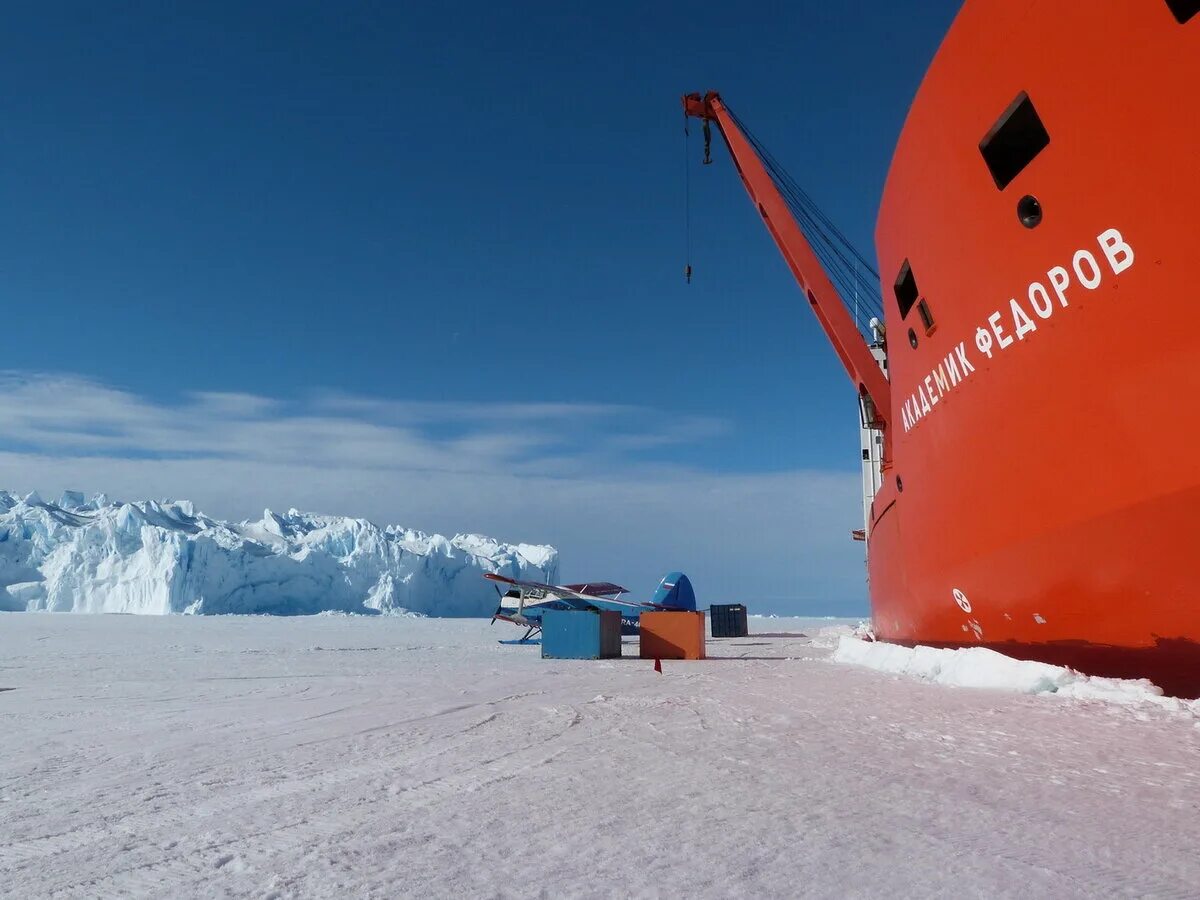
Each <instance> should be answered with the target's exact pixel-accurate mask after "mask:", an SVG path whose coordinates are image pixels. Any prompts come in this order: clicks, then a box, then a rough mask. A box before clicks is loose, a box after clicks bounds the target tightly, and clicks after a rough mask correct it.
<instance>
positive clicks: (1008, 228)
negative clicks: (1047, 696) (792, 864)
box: [868, 0, 1200, 697]
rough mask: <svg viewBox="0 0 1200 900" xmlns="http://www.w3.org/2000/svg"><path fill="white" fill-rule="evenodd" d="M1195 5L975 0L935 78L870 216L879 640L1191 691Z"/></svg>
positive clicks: (1199, 81)
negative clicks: (877, 334) (879, 463)
mask: <svg viewBox="0 0 1200 900" xmlns="http://www.w3.org/2000/svg"><path fill="white" fill-rule="evenodd" d="M1195 6H1196V4H1188V3H1186V2H1174V3H1167V2H1164V0H1108V2H1105V3H1102V4H1098V3H1089V2H1086V0H1035V2H1029V3H1022V4H1014V3H1010V2H1004V0H974V2H968V3H967V4H966V6H965V7H964V9H963V11H962V12H961V13H960V14H959V17H958V19H957V20H956V21H955V23H954V26H953V27H952V29H951V30H950V32H949V33H948V35H947V37H946V39H945V41H944V43H943V46H942V48H941V50H940V51H939V53H938V55H937V57H936V58H935V60H934V62H933V64H932V66H931V68H930V70H929V73H928V75H927V76H926V79H925V81H924V83H923V85H922V87H921V90H920V92H919V93H918V96H917V98H916V100H915V102H914V104H913V107H912V109H911V111H910V113H909V116H908V120H907V122H906V125H905V128H904V131H903V133H902V135H901V138H900V141H899V144H898V147H897V150H896V153H895V157H894V160H893V163H892V168H891V171H890V173H889V176H888V182H887V187H886V189H885V192H884V198H883V203H882V206H881V210H880V215H879V222H878V227H877V233H876V238H877V249H878V254H879V263H880V271H881V274H882V276H883V281H884V285H885V288H884V305H885V315H886V326H887V357H888V370H889V372H888V374H889V378H890V387H891V395H892V403H891V406H892V409H891V417H890V420H889V429H888V431H889V434H888V445H889V450H890V452H889V454H888V455H887V457H886V458H885V460H884V468H883V483H882V487H881V488H880V490H879V491H878V493H877V495H876V497H875V499H874V502H873V504H872V507H871V513H870V518H871V521H870V523H869V528H868V570H869V575H870V593H871V604H872V613H873V618H874V624H875V630H876V633H877V635H878V636H879V637H880V638H881V639H883V640H888V641H895V642H899V643H908V644H916V643H921V644H932V645H935V646H947V647H957V646H979V645H983V646H988V647H992V648H994V649H997V650H1000V651H1002V652H1004V653H1008V654H1010V655H1015V656H1019V657H1023V658H1031V659H1040V660H1044V661H1048V662H1054V663H1058V664H1066V665H1071V666H1075V667H1077V668H1080V669H1082V670H1084V671H1087V672H1091V673H1096V674H1103V675H1114V676H1123V677H1130V676H1142V677H1148V678H1150V679H1152V680H1153V681H1155V682H1156V683H1157V684H1159V685H1160V686H1161V687H1163V688H1164V689H1165V690H1167V691H1168V692H1170V693H1174V694H1178V695H1181V696H1189V697H1194V696H1197V695H1200V586H1198V581H1197V577H1196V574H1195V571H1194V569H1195V566H1194V561H1195V559H1196V558H1197V556H1198V554H1197V552H1196V550H1197V544H1198V543H1200V542H1198V538H1200V525H1198V524H1197V518H1196V515H1197V508H1198V505H1200V471H1198V469H1197V466H1196V465H1195V463H1194V461H1193V459H1192V457H1193V453H1194V452H1195V448H1196V446H1197V443H1198V440H1197V439H1198V438H1200V426H1198V425H1197V424H1196V419H1195V418H1193V416H1192V414H1191V413H1189V412H1188V411H1187V409H1188V407H1187V398H1188V397H1192V396H1195V395H1196V394H1197V391H1198V389H1200V366H1198V363H1200V359H1198V358H1197V356H1198V355H1197V351H1196V338H1195V336H1194V334H1193V332H1194V330H1195V328H1194V326H1193V325H1192V318H1193V315H1194V312H1195V310H1196V309H1197V307H1200V251H1198V249H1197V247H1198V244H1200V170H1198V162H1200V156H1198V154H1200V150H1198V148H1200V15H1191V16H1189V11H1190V12H1191V13H1194V12H1195V10H1194V9H1189V8H1190V7H1195ZM1022 97H1024V98H1025V100H1024V101H1023V100H1022V99H1021V98H1022ZM1031 108H1032V109H1033V110H1035V113H1034V117H1033V118H1030V115H1029V114H1030V109H1031ZM1006 114H1008V115H1007V116H1006ZM1039 128H1041V129H1044V132H1045V135H1046V136H1047V137H1048V140H1047V141H1046V142H1044V145H1043V146H1040V147H1038V144H1042V143H1043V142H1041V141H1039V140H1038V137H1039V134H1038V129H1039ZM1006 142H1007V143H1006ZM1035 147H1036V148H1037V149H1034V148H1035ZM989 153H991V154H992V155H991V156H989V155H988V154H989ZM1014 169H1015V170H1016V171H1015V173H1014ZM1001 182H1003V187H1001V186H1000V185H1001ZM1026 198H1035V199H1036V204H1032V205H1031V204H1030V203H1029V201H1028V199H1026ZM1022 218H1024V221H1023V220H1022ZM893 280H895V281H896V290H895V292H894V293H895V296H893V290H892V288H891V286H892V283H893ZM914 285H915V286H914ZM917 298H919V300H918V299H917ZM914 300H916V301H917V302H914ZM904 305H909V306H910V308H908V309H907V310H906V314H905V315H902V314H901V307H902V306H904ZM910 330H911V333H910ZM914 345H915V346H914ZM956 374H957V377H954V376H955V375H956Z"/></svg>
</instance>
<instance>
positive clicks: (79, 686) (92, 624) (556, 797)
mask: <svg viewBox="0 0 1200 900" xmlns="http://www.w3.org/2000/svg"><path fill="white" fill-rule="evenodd" d="M829 624H830V623H828V622H827V621H807V622H805V621H796V620H788V619H766V620H762V619H753V618H752V619H751V625H752V628H754V629H755V631H757V632H759V633H758V634H752V635H751V636H750V637H748V638H745V639H731V640H724V641H711V642H710V644H709V652H710V654H711V656H712V657H713V658H711V659H709V660H708V661H705V662H687V663H684V662H672V661H670V660H668V661H665V662H664V664H663V667H664V674H663V675H656V674H654V672H653V669H652V663H650V662H649V661H642V660H638V659H634V658H626V659H617V660H611V661H600V662H594V661H566V660H555V661H551V660H542V659H540V658H539V656H538V651H537V648H536V647H502V646H499V645H498V644H497V643H496V639H497V638H498V637H509V636H512V634H513V632H514V631H515V629H508V630H504V629H503V628H502V626H500V625H497V626H495V627H489V626H488V624H487V622H486V620H483V621H480V620H468V619H457V620H446V619H425V618H410V617H399V616H374V617H365V616H312V617H292V618H272V617H262V616H254V617H244V616H136V617H134V616H61V615H46V614H41V613H21V614H0V666H2V668H0V688H9V689H10V690H6V691H0V718H2V720H3V721H2V723H0V753H2V754H3V756H2V758H3V760H4V767H3V769H2V770H0V835H3V841H0V872H2V873H3V878H0V894H3V895H5V896H12V897H21V898H27V897H39V896H62V897H108V896H120V895H129V896H187V897H190V896H200V897H277V898H285V897H334V896H336V897H359V896H372V897H401V896H428V897H460V896H489V897H490V896H500V897H508V896H511V897H537V896H550V897H576V896H583V897H592V896H595V897H626V896H633V897H679V896H695V897H729V896H756V897H796V896H813V897H881V896H884V897H889V898H891V897H945V898H959V897H970V896H986V897H1014V898H1016V897H1021V898H1026V897H1053V898H1084V897H1088V898H1091V897H1101V896H1106V897H1107V896H1119V897H1164V898H1165V897H1171V898H1183V897H1195V896H1200V855H1198V854H1197V853H1196V847H1197V845H1198V842H1200V801H1198V799H1197V798H1198V797H1200V729H1197V728H1195V727H1194V723H1195V718H1194V716H1191V715H1188V714H1185V713H1183V712H1180V711H1176V710H1171V709H1165V708H1162V707H1159V706H1155V705H1153V704H1150V705H1139V706H1136V707H1133V706H1126V705H1120V704H1111V703H1101V702H1095V701H1084V700H1080V699H1078V698H1072V697H1064V696H1060V694H1059V693H1041V694H1036V695H1030V694H1024V693H1019V692H1015V691H1010V692H1005V691H996V690H980V689H965V688H960V689H952V688H948V687H945V686H942V685H939V684H932V683H929V682H927V681H923V680H919V679H916V678H910V677H904V676H897V675H894V674H886V673H882V672H878V671H874V670H872V669H870V668H867V667H864V666H857V665H853V666H852V665H841V664H835V663H833V662H832V661H831V655H832V653H833V649H832V648H833V645H835V644H836V643H837V637H838V634H837V632H833V637H832V639H830V638H829V637H828V633H827V635H826V636H825V637H824V638H823V639H821V640H817V641H813V640H810V638H808V637H800V636H797V635H798V634H799V633H801V632H803V633H805V634H808V635H813V634H814V631H813V629H815V628H821V627H822V626H827V625H829ZM842 631H843V632H848V631H849V629H848V628H847V629H842ZM768 632H769V635H770V636H768V634H767V633H768ZM631 652H635V647H632V646H630V645H627V647H626V653H627V654H628V653H631Z"/></svg>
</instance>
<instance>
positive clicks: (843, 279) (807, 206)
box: [684, 105, 884, 341]
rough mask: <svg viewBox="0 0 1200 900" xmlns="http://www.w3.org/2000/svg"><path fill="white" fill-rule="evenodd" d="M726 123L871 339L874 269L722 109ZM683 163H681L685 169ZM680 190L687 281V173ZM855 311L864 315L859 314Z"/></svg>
mask: <svg viewBox="0 0 1200 900" xmlns="http://www.w3.org/2000/svg"><path fill="white" fill-rule="evenodd" d="M725 108H726V110H727V111H728V112H729V116H730V118H731V119H732V120H733V121H734V123H735V124H736V125H737V127H738V128H739V129H740V130H741V131H742V133H743V134H744V135H745V136H746V139H747V140H748V141H749V142H750V145H751V147H753V148H754V151H755V152H756V153H757V154H758V156H759V158H760V159H761V160H762V162H763V166H764V168H765V169H766V170H767V174H768V175H769V176H770V178H771V181H772V182H774V184H775V187H776V188H777V189H778V190H779V193H780V195H781V196H782V197H783V200H784V203H785V204H786V205H787V207H788V211H789V212H791V214H792V216H793V217H794V218H795V220H796V224H797V225H799V226H800V230H801V231H802V232H803V233H804V236H805V238H806V239H807V240H808V242H809V244H810V245H811V246H812V249H813V252H814V254H815V255H816V257H817V259H818V261H819V262H820V263H821V265H822V266H823V267H824V268H825V271H826V273H827V274H828V275H829V280H830V281H831V282H832V283H833V285H834V287H835V289H836V290H837V293H838V295H839V298H840V299H841V301H842V304H843V305H845V306H846V308H847V309H848V310H849V311H850V312H851V314H852V316H853V318H854V322H855V325H856V326H858V329H859V331H860V332H861V333H862V334H863V336H864V337H865V338H866V339H867V340H868V341H872V340H874V336H873V335H872V333H871V329H870V324H869V319H870V318H877V319H879V320H880V321H883V318H884V316H883V302H882V292H881V285H880V280H879V273H878V272H877V271H876V270H875V267H874V266H873V265H871V263H870V262H869V261H868V260H867V259H866V257H864V256H863V254H862V253H860V252H859V250H858V248H857V247H855V246H854V244H853V243H852V242H851V241H850V239H849V238H847V237H846V235H845V234H843V233H842V231H841V230H840V229H839V228H838V227H837V226H836V225H835V224H834V223H833V221H832V220H831V219H830V218H829V217H828V216H827V215H826V214H825V213H824V212H823V211H822V210H821V208H820V207H819V206H817V204H816V202H815V201H814V200H813V199H812V197H811V196H810V195H809V194H808V192H807V191H805V190H804V189H803V188H802V187H800V185H799V184H798V183H797V182H796V180H795V179H794V178H792V176H791V175H790V174H788V172H787V170H786V169H784V168H783V166H782V165H780V164H779V162H778V161H777V160H776V159H775V157H774V156H772V155H771V152H770V151H769V150H768V149H767V148H766V146H765V145H764V144H763V143H762V141H760V140H759V139H758V138H757V137H755V136H754V133H753V132H751V131H750V129H748V128H747V127H746V126H745V124H744V123H743V122H742V121H741V120H740V119H739V118H738V117H737V115H736V114H735V113H734V112H733V110H731V109H729V107H728V105H726V107H725ZM708 127H709V123H708V120H707V119H705V120H704V128H705V132H706V134H705V142H704V143H705V159H704V162H705V163H709V162H711V157H710V156H709V146H708V145H709V143H710V136H709V134H708V133H707V132H708ZM687 134H688V128H687V116H686V115H685V116H684V141H685V144H684V146H685V149H686V148H687V146H688V144H687ZM686 163H687V161H686V160H685V165H686ZM684 178H685V189H686V191H687V193H688V195H689V196H688V199H687V200H686V201H685V204H686V206H685V215H686V216H687V219H688V222H687V248H688V249H687V252H688V264H687V267H686V269H685V275H686V277H687V279H688V281H689V282H690V281H691V274H692V267H691V211H690V203H691V200H690V192H691V188H690V172H689V171H688V170H687V169H685V175H684ZM851 299H852V300H853V306H851ZM860 310H861V311H863V313H865V315H862V314H860ZM864 319H865V320H866V321H864Z"/></svg>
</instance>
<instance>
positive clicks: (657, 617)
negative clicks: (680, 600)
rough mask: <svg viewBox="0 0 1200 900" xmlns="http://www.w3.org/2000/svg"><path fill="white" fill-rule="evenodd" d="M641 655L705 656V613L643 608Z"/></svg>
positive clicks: (697, 657)
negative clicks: (644, 610)
mask: <svg viewBox="0 0 1200 900" xmlns="http://www.w3.org/2000/svg"><path fill="white" fill-rule="evenodd" d="M640 655H641V657H642V659H704V613H702V612H644V613H642V615H641V653H640Z"/></svg>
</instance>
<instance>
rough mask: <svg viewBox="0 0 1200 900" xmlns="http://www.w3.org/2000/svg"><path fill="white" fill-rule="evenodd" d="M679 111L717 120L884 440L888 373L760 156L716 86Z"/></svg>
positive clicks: (688, 99) (689, 97)
mask: <svg viewBox="0 0 1200 900" xmlns="http://www.w3.org/2000/svg"><path fill="white" fill-rule="evenodd" d="M683 111H684V113H685V114H686V115H688V116H690V117H692V118H696V119H701V120H704V121H706V122H714V123H716V126H717V128H718V129H719V130H720V132H721V136H722V137H724V138H725V145H726V146H727V147H728V148H729V153H730V155H731V156H732V157H733V161H734V165H736V166H737V170H738V174H739V175H741V176H742V184H744V185H745V187H746V193H748V194H749V195H750V200H751V201H752V202H753V203H754V205H755V207H756V208H757V209H758V212H759V215H761V216H762V220H763V224H765V225H766V226H767V231H769V232H770V233H771V237H772V238H774V239H775V244H776V246H778V247H779V252H780V253H782V254H783V258H784V259H785V260H786V261H787V264H788V267H789V268H790V269H791V270H792V275H794V276H795V278H796V281H797V282H798V283H799V285H800V290H801V291H803V292H804V295H805V296H806V297H807V298H808V303H809V306H811V307H812V311H813V314H814V315H816V317H817V321H818V322H819V323H820V325H821V328H822V329H823V330H824V332H825V335H826V337H828V338H829V341H830V343H831V344H833V349H834V350H835V351H837V355H838V357H839V358H840V359H841V361H842V365H843V366H845V368H846V372H847V373H848V374H849V375H850V378H851V380H852V381H853V382H854V384H855V385H856V386H857V388H858V392H859V396H860V398H862V399H863V400H864V401H867V400H869V401H870V403H869V405H868V404H867V403H866V402H864V425H869V426H870V427H872V428H878V429H880V430H882V431H883V432H884V439H885V441H886V440H887V438H888V433H887V424H888V420H889V417H890V416H891V410H892V404H891V388H890V385H889V384H888V381H887V378H886V377H885V376H884V374H883V372H882V370H881V369H880V368H879V363H878V362H877V361H876V360H875V357H874V356H872V355H871V350H870V348H868V347H867V344H866V342H865V341H864V340H863V337H862V335H861V334H859V331H858V328H857V327H856V326H855V324H854V319H853V318H852V317H851V315H850V312H849V310H847V309H846V305H845V304H844V303H843V302H842V299H841V297H840V295H839V294H838V292H837V289H836V288H835V287H834V286H833V283H832V282H831V281H830V279H829V274H828V273H827V272H826V271H825V267H824V266H822V265H821V263H820V261H819V260H818V259H817V255H816V253H815V252H814V251H813V248H812V245H811V244H810V243H809V242H808V239H807V238H806V237H805V236H804V232H803V231H802V230H801V228H800V226H799V225H798V224H797V223H796V220H795V219H794V218H793V217H792V214H791V212H790V211H789V210H788V206H787V202H786V201H785V200H784V198H783V196H782V195H781V194H780V192H779V189H778V188H777V187H776V186H775V182H774V180H773V179H772V178H771V176H770V175H769V174H768V172H767V169H766V167H765V166H764V165H763V161H762V159H761V158H759V155H758V153H757V152H756V151H755V149H754V147H753V146H751V144H750V141H749V140H748V139H747V138H746V135H745V134H744V133H743V132H742V130H741V129H740V128H739V127H738V125H737V123H736V122H735V121H734V119H733V117H732V115H730V113H729V110H728V108H727V107H726V106H725V104H723V103H722V102H721V97H720V95H719V94H717V93H716V92H715V91H709V92H708V93H707V94H704V95H703V96H701V95H700V94H686V95H684V98H683ZM889 443H890V442H889ZM885 455H888V456H890V454H885Z"/></svg>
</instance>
